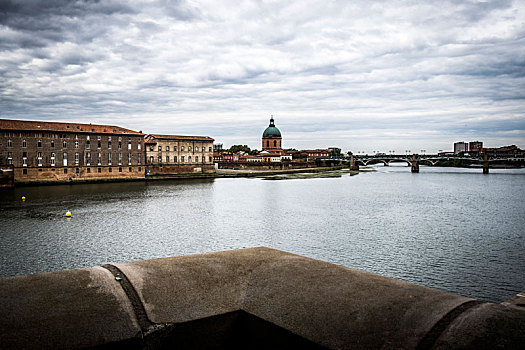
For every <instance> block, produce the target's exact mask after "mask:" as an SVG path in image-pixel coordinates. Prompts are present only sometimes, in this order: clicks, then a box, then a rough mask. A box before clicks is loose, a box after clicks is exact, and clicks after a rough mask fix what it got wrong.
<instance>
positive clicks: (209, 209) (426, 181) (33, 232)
mask: <svg viewBox="0 0 525 350" xmlns="http://www.w3.org/2000/svg"><path fill="white" fill-rule="evenodd" d="M374 169H376V170H377V171H376V172H367V173H360V174H359V175H356V176H349V175H348V174H344V175H342V176H341V177H330V178H308V179H287V180H265V179H254V178H233V179H215V180H213V179H211V180H188V181H184V180H176V181H156V182H147V183H146V182H129V183H108V184H85V185H60V186H42V187H26V188H15V189H7V190H1V191H0V198H1V199H0V259H1V260H0V276H2V277H3V276H13V275H20V274H29V273H39V272H45V271H54V270H61V269H71V268H79V267H89V266H95V265H101V264H105V263H110V262H123V261H131V260H142V259H151V258H158V257H167V256H176V255H184V254H193V253H206V252H212V251H221V250H228V249H236V248H245V247H255V246H267V247H272V248H277V249H281V250H285V251H289V252H293V253H297V254H301V255H305V256H308V257H312V258H316V259H321V260H325V261H329V262H333V263H336V264H341V265H344V266H348V267H352V268H356V269H361V270H366V271H370V272H373V273H376V274H380V275H384V276H389V277H394V278H398V279H402V280H405V281H409V282H414V283H417V284H421V285H425V286H429V287H434V288H439V289H442V290H446V291H450V292H454V293H459V294H462V295H465V296H469V297H474V298H479V299H484V300H488V301H494V302H501V301H503V300H506V299H507V298H509V297H511V296H513V295H514V294H516V293H518V292H520V291H522V290H524V289H525V259H524V252H525V200H524V194H525V169H516V170H493V169H491V173H490V174H489V175H483V174H481V169H456V168H437V167H436V168H434V167H424V166H422V167H421V172H420V173H419V174H412V173H411V172H410V168H409V167H406V166H390V167H383V166H376V167H374ZM22 195H24V196H25V197H26V198H27V200H26V201H25V202H22V201H21V196H22ZM67 210H70V211H71V212H72V218H70V219H68V218H65V217H64V214H65V212H66V211H67ZM385 292H387V291H385Z"/></svg>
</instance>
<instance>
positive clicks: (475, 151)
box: [468, 141, 483, 155]
mask: <svg viewBox="0 0 525 350" xmlns="http://www.w3.org/2000/svg"><path fill="white" fill-rule="evenodd" d="M482 150H483V142H481V141H471V142H469V143H468V151H469V153H470V154H472V155H479V154H480V153H481V151H482Z"/></svg>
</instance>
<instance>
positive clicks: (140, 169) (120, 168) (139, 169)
mask: <svg viewBox="0 0 525 350" xmlns="http://www.w3.org/2000/svg"><path fill="white" fill-rule="evenodd" d="M105 169H107V172H108V173H112V172H113V168H97V172H98V173H102V172H106V170H105ZM51 170H52V171H55V169H51ZM67 170H68V169H67V168H65V169H64V174H67ZM38 171H42V169H38ZM85 171H86V173H88V174H90V173H91V168H87V169H85ZM141 171H142V167H138V172H141ZM118 172H119V173H122V172H123V170H122V167H119V168H118ZM128 172H130V173H131V172H133V168H132V167H129V168H128ZM75 173H76V174H77V175H79V174H80V168H76V169H75ZM22 174H23V175H27V169H26V168H24V169H23V170H22Z"/></svg>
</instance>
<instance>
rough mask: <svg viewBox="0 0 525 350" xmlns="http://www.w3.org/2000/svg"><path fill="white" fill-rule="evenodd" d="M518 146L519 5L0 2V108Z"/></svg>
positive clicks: (392, 146) (156, 123)
mask: <svg viewBox="0 0 525 350" xmlns="http://www.w3.org/2000/svg"><path fill="white" fill-rule="evenodd" d="M272 114H273V115H274V117H275V121H276V124H277V126H278V127H279V128H280V130H281V132H282V134H283V144H284V146H285V147H295V148H313V147H329V146H338V147H341V148H343V150H352V151H354V152H358V151H366V152H373V151H374V150H375V151H382V152H388V151H390V150H395V151H396V152H399V153H405V150H408V149H410V150H412V151H416V152H419V151H420V150H421V149H425V150H427V152H432V151H437V150H441V149H443V150H451V149H452V143H453V142H454V141H473V140H481V141H484V143H485V145H486V146H489V147H490V146H499V145H507V144H517V145H518V146H520V147H522V148H525V1H523V0H516V1H506V0H498V1H484V2H481V1H467V0H465V1H461V0H449V1H394V0H390V1H370V0H362V1H360V0H353V1H329V0H323V1H319V0H317V1H308V0H299V1H284V0H281V1H261V0H260V1H255V0H254V1H239V0H232V1H223V0H209V1H206V0H204V1H201V0H196V1H183V0H180V1H173V0H172V1H170V0H149V1H138V0H134V1H129V2H125V1H116V0H107V1H106V0H100V1H89V0H85V1H74V0H21V1H18V0H0V118H9V119H28V120H49V121H75V122H93V123H103V124H115V125H120V126H124V127H128V128H131V129H134V130H142V131H143V132H145V133H174V134H197V135H208V136H212V137H214V138H215V139H216V141H217V142H222V143H224V145H225V146H229V145H231V144H237V143H240V144H248V145H249V146H251V147H256V148H259V147H260V144H259V143H260V136H261V133H262V131H263V130H264V128H265V127H266V126H267V125H268V119H269V117H270V115H272Z"/></svg>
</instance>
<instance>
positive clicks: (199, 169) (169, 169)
mask: <svg viewBox="0 0 525 350" xmlns="http://www.w3.org/2000/svg"><path fill="white" fill-rule="evenodd" d="M147 170H149V172H148V175H160V174H185V173H213V172H215V167H214V165H213V164H198V163H194V164H188V163H186V164H171V165H162V166H159V165H148V166H147Z"/></svg>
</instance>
